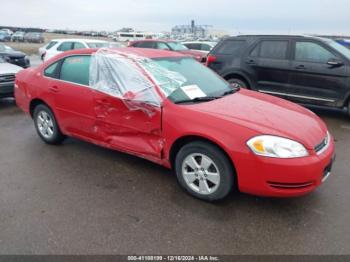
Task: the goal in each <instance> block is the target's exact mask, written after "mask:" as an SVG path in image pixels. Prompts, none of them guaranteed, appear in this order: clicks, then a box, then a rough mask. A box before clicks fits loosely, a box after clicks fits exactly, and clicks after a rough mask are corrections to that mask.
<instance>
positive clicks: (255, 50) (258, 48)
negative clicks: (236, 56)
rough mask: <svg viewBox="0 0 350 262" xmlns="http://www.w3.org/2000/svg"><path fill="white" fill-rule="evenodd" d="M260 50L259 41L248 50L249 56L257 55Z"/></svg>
mask: <svg viewBox="0 0 350 262" xmlns="http://www.w3.org/2000/svg"><path fill="white" fill-rule="evenodd" d="M259 51H260V43H259V44H258V45H256V47H255V48H254V49H253V50H252V51H251V52H250V56H253V57H258V56H259Z"/></svg>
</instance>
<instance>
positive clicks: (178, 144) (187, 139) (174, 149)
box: [169, 135, 238, 188]
mask: <svg viewBox="0 0 350 262" xmlns="http://www.w3.org/2000/svg"><path fill="white" fill-rule="evenodd" d="M195 141H202V142H206V143H209V144H211V145H213V146H215V147H217V148H218V149H219V150H220V151H222V153H224V155H225V156H226V157H227V159H228V161H229V162H230V164H231V167H232V170H233V172H234V185H235V187H236V188H238V181H237V180H238V176H237V171H236V167H235V164H234V163H233V161H232V159H231V157H230V156H229V154H228V153H227V151H226V150H225V149H224V147H223V146H221V145H219V144H218V143H217V142H215V141H213V140H211V139H208V138H206V137H203V136H199V135H186V136H182V137H179V138H178V139H177V140H175V142H174V143H173V144H172V145H171V147H170V150H169V162H170V165H171V168H173V169H174V167H175V159H176V155H177V153H178V152H179V151H180V149H181V148H182V147H183V146H185V145H186V144H188V143H191V142H195Z"/></svg>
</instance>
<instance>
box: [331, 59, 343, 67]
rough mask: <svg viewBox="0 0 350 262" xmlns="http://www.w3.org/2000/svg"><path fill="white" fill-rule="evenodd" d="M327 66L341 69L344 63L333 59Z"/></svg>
mask: <svg viewBox="0 0 350 262" xmlns="http://www.w3.org/2000/svg"><path fill="white" fill-rule="evenodd" d="M327 65H329V66H331V67H339V66H343V65H344V62H343V61H342V60H340V59H336V58H331V59H329V60H328V62H327Z"/></svg>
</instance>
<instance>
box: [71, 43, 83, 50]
mask: <svg viewBox="0 0 350 262" xmlns="http://www.w3.org/2000/svg"><path fill="white" fill-rule="evenodd" d="M84 48H86V47H85V45H83V44H82V43H79V42H74V47H73V49H84Z"/></svg>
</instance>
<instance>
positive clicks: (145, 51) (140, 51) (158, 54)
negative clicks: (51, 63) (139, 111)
mask: <svg viewBox="0 0 350 262" xmlns="http://www.w3.org/2000/svg"><path fill="white" fill-rule="evenodd" d="M104 49H106V50H111V51H113V50H115V51H118V52H123V53H125V54H131V55H137V56H142V57H146V58H150V59H152V58H162V57H164V58H165V57H166V58H171V57H191V56H188V55H183V54H181V53H179V52H172V51H167V50H159V49H151V48H134V47H126V48H104ZM98 50H100V49H98V48H87V49H77V50H70V51H66V52H64V53H62V54H60V55H58V56H56V57H57V58H58V57H59V59H61V58H63V57H65V56H67V55H90V54H93V53H95V52H96V51H98ZM57 58H56V59H55V60H58V59H57Z"/></svg>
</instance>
